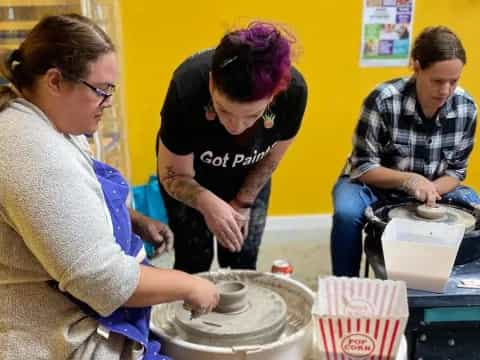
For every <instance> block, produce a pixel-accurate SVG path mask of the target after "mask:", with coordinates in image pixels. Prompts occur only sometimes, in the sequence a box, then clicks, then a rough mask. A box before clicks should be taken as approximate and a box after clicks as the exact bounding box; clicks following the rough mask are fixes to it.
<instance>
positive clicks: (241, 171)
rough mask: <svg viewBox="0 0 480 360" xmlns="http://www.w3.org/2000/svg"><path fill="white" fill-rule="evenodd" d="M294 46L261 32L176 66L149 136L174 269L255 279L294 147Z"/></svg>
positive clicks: (297, 80)
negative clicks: (279, 176)
mask: <svg viewBox="0 0 480 360" xmlns="http://www.w3.org/2000/svg"><path fill="white" fill-rule="evenodd" d="M293 43H294V39H293V38H292V36H291V35H290V34H287V33H285V32H284V31H282V29H281V28H279V27H277V26H274V25H272V24H268V23H258V22H257V23H252V24H250V25H249V26H248V27H246V28H243V29H239V30H235V31H232V32H229V33H227V34H226V35H225V36H224V37H223V38H222V39H221V41H220V43H219V45H218V46H217V47H216V48H215V49H214V50H207V51H203V52H201V53H198V54H195V55H193V56H191V57H190V58H188V59H187V60H186V61H184V62H183V63H182V64H181V65H180V66H179V67H178V68H177V69H176V70H175V73H174V75H173V78H172V80H171V82H170V87H169V89H168V93H167V95H166V99H165V102H164V104H163V108H162V111H161V117H162V121H161V127H160V131H159V133H158V136H157V153H158V174H159V179H160V183H161V191H162V195H163V196H164V199H165V204H166V208H167V214H168V218H169V225H170V227H171V228H172V231H173V232H174V234H175V264H174V267H175V268H176V269H180V270H184V271H187V272H190V273H195V272H199V271H206V270H208V269H209V267H210V264H211V262H212V258H213V253H214V251H213V249H214V246H213V244H214V237H215V238H216V239H217V240H218V243H219V247H218V256H219V263H220V265H221V266H222V267H231V268H243V269H255V267H256V262H257V255H258V249H259V245H260V241H261V237H262V234H263V230H264V227H265V218H266V213H267V208H268V201H269V194H270V178H271V176H272V173H273V172H274V170H275V169H276V168H277V166H278V164H279V162H280V161H281V159H282V158H283V156H284V154H285V152H286V151H287V149H288V147H289V146H290V144H291V143H292V142H293V141H294V138H295V135H296V134H297V132H298V130H299V128H300V124H301V121H302V117H303V113H304V110H305V105H306V100H307V86H306V84H305V81H304V79H303V77H302V75H301V74H300V73H299V72H298V71H297V70H296V69H295V68H293V67H292V66H291V60H292V50H291V47H292V44H293Z"/></svg>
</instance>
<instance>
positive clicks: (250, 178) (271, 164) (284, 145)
mask: <svg viewBox="0 0 480 360" xmlns="http://www.w3.org/2000/svg"><path fill="white" fill-rule="evenodd" d="M292 142H293V139H289V140H283V141H279V142H277V143H276V144H275V145H274V146H273V148H272V150H271V151H270V152H269V153H268V155H267V156H265V157H264V158H263V159H262V160H261V161H259V162H258V163H257V164H256V165H255V167H254V168H253V169H252V170H251V171H250V172H249V173H248V175H247V177H246V178H245V181H244V182H243V185H242V186H241V188H240V190H239V191H238V192H237V195H236V197H235V199H234V200H233V202H238V204H239V205H242V204H249V205H251V204H253V202H254V201H255V199H256V197H257V195H258V193H259V192H260V190H262V188H263V187H264V186H265V184H266V183H267V181H268V180H269V179H270V177H271V176H272V174H273V172H274V171H275V169H276V168H277V166H278V164H279V163H280V161H281V160H282V158H283V156H284V155H285V152H286V151H287V149H288V147H289V146H290V144H291V143H292Z"/></svg>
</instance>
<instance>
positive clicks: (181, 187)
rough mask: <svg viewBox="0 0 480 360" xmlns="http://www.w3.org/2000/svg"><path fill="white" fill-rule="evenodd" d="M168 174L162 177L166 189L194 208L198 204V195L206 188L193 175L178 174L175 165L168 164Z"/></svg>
mask: <svg viewBox="0 0 480 360" xmlns="http://www.w3.org/2000/svg"><path fill="white" fill-rule="evenodd" d="M166 170H167V175H166V176H165V177H164V178H163V179H162V184H163V185H164V186H165V190H167V192H168V193H169V194H170V195H171V196H172V197H173V198H175V199H177V200H178V201H181V202H183V203H184V204H185V205H187V206H190V207H192V208H196V206H197V197H198V194H200V193H201V192H202V191H205V188H204V187H202V186H200V184H198V183H197V182H196V181H195V180H194V179H193V178H192V177H191V176H188V175H182V174H177V173H176V172H175V170H174V169H173V166H167V167H166Z"/></svg>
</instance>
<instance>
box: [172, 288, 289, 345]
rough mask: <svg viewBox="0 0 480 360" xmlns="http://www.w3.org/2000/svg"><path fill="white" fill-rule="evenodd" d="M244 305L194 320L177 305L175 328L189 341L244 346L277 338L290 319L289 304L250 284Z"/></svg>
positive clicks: (277, 296) (266, 290)
mask: <svg viewBox="0 0 480 360" xmlns="http://www.w3.org/2000/svg"><path fill="white" fill-rule="evenodd" d="M246 290H247V291H246V301H245V306H244V307H243V309H241V310H236V311H233V312H231V313H225V312H218V311H215V310H214V311H213V312H211V313H209V314H206V315H202V316H200V317H198V318H194V319H191V314H190V311H188V310H186V309H185V308H184V307H183V305H182V303H178V304H176V309H175V320H174V323H175V327H176V328H177V330H180V331H181V333H182V334H183V336H184V338H185V339H186V340H188V341H191V342H194V343H197V344H203V345H212V346H242V345H254V344H266V343H269V342H272V341H276V340H277V339H278V338H279V336H280V335H281V334H282V332H283V330H284V328H285V325H286V320H287V305H286V303H285V300H284V299H283V298H282V297H281V296H280V295H278V294H277V293H276V292H274V291H272V290H270V289H266V288H263V287H261V286H259V285H258V284H254V283H250V282H249V283H248V287H247V289H246Z"/></svg>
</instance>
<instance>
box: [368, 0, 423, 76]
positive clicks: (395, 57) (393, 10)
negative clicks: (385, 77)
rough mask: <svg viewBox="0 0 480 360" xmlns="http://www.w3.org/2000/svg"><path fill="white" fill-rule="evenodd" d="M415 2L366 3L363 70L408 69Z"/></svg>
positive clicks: (384, 0) (377, 0) (386, 0)
mask: <svg viewBox="0 0 480 360" xmlns="http://www.w3.org/2000/svg"><path fill="white" fill-rule="evenodd" d="M413 3H414V0H363V23H362V45H361V52H360V66H378V67H380V66H406V65H408V59H409V51H410V45H411V34H412V20H413Z"/></svg>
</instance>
